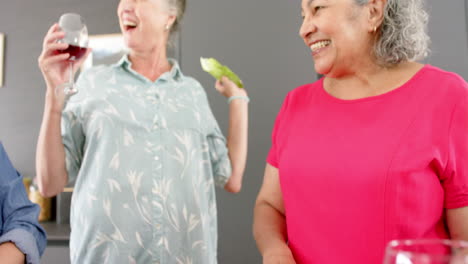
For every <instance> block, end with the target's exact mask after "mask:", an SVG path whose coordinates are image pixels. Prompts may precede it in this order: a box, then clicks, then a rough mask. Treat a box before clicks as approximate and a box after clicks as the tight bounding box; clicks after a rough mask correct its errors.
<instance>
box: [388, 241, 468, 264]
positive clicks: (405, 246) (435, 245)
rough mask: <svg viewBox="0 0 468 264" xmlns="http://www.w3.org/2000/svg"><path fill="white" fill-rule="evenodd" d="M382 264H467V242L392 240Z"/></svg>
mask: <svg viewBox="0 0 468 264" xmlns="http://www.w3.org/2000/svg"><path fill="white" fill-rule="evenodd" d="M383 263H384V264H468V242H467V241H461V240H448V239H445V240H444V239H413V240H411V239H410V240H393V241H390V242H389V243H388V246H387V249H386V251H385V258H384V262H383Z"/></svg>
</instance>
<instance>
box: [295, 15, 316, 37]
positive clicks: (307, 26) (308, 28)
mask: <svg viewBox="0 0 468 264" xmlns="http://www.w3.org/2000/svg"><path fill="white" fill-rule="evenodd" d="M315 31H316V27H315V25H314V23H312V21H310V19H306V18H304V20H303V21H302V25H301V28H300V29H299V36H301V38H302V39H304V40H307V39H309V37H310V35H311V34H312V33H314V32H315Z"/></svg>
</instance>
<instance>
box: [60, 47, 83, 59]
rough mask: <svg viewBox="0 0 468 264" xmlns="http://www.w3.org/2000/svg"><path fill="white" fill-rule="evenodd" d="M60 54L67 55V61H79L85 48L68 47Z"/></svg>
mask: <svg viewBox="0 0 468 264" xmlns="http://www.w3.org/2000/svg"><path fill="white" fill-rule="evenodd" d="M61 52H62V53H69V54H70V57H69V58H68V59H69V60H79V59H80V58H81V57H83V55H84V54H85V53H86V48H83V47H80V46H75V45H69V46H68V48H67V49H65V50H62V51H61Z"/></svg>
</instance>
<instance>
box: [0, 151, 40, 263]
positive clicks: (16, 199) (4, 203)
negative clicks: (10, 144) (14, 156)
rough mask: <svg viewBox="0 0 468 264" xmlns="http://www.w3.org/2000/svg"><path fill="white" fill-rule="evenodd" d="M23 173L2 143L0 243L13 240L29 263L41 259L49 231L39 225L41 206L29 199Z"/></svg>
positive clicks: (0, 166)
mask: <svg viewBox="0 0 468 264" xmlns="http://www.w3.org/2000/svg"><path fill="white" fill-rule="evenodd" d="M22 179H23V178H22V176H21V175H20V174H19V173H18V172H17V171H16V169H15V168H14V167H13V165H12V164H11V162H10V160H9V158H8V156H7V154H6V152H5V150H4V148H3V145H2V144H1V143H0V209H1V221H0V223H1V224H2V225H1V232H0V243H4V242H13V243H15V245H16V247H17V248H19V249H20V250H21V251H22V252H23V253H24V254H25V255H26V263H40V261H39V260H40V256H41V255H42V254H43V253H44V250H45V247H46V243H47V242H46V233H45V231H44V229H43V228H42V227H41V226H40V225H39V222H38V220H37V219H38V215H39V206H38V205H36V204H33V203H32V202H31V201H29V199H28V197H27V195H26V190H25V189H24V186H23V180H22Z"/></svg>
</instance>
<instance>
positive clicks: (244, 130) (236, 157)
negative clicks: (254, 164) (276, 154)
mask: <svg viewBox="0 0 468 264" xmlns="http://www.w3.org/2000/svg"><path fill="white" fill-rule="evenodd" d="M247 141H248V103H247V102H246V101H244V100H239V99H237V100H233V101H232V102H231V103H230V104H229V131H228V139H227V147H228V151H229V159H230V161H231V166H232V174H231V177H230V178H229V181H228V182H227V184H226V189H227V190H229V191H233V192H238V191H240V189H241V186H242V177H243V175H244V170H245V164H246V160H247Z"/></svg>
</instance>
